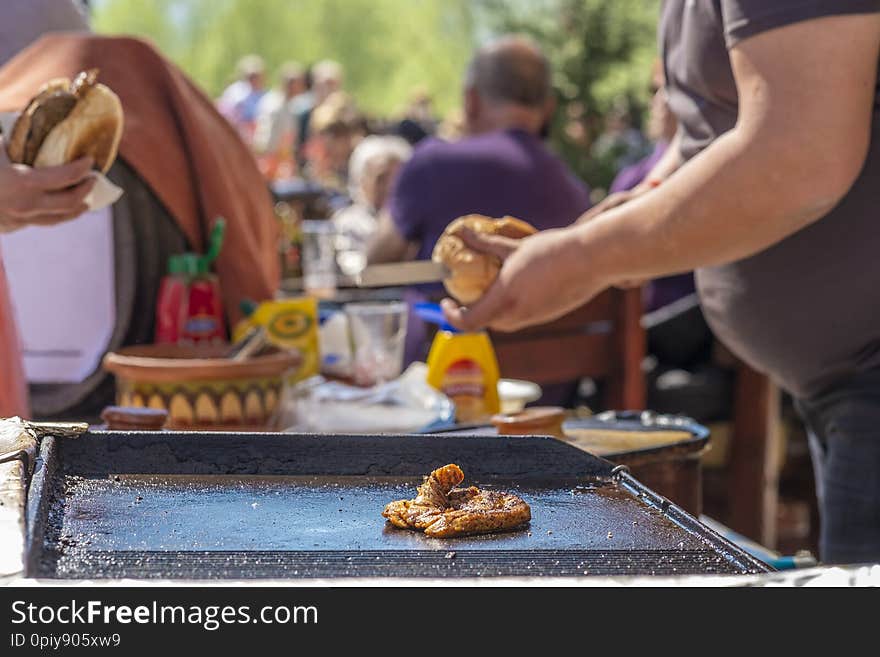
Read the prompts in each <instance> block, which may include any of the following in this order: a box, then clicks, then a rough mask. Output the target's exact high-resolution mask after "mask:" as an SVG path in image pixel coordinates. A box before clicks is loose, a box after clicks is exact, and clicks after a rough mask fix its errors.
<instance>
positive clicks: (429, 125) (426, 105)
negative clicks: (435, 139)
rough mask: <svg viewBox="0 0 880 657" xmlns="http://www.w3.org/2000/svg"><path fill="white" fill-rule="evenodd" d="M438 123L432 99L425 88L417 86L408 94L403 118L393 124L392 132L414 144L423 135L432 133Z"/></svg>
mask: <svg viewBox="0 0 880 657" xmlns="http://www.w3.org/2000/svg"><path fill="white" fill-rule="evenodd" d="M438 123H439V122H438V121H437V117H436V116H435V115H434V99H433V98H432V97H431V94H430V93H428V90H427V89H425V88H423V87H418V88H416V89H415V90H413V92H412V94H411V95H410V100H409V104H408V105H407V108H406V110H405V111H404V113H403V118H401V119H400V121H399V122H398V123H397V125H396V126H395V128H394V134H396V135H398V136H400V137H403V138H404V139H406V141H407V142H409V143H410V144H411V145H412V146H415V145H416V144H418V143H419V142H420V141H422V140H423V139H424V138H425V137H430V136H431V135H434V134H435V133H436V132H437V125H438Z"/></svg>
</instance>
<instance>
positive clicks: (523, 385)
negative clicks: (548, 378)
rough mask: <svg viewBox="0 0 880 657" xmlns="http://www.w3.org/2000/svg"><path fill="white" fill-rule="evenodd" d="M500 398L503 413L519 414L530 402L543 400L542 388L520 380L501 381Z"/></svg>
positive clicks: (499, 384)
mask: <svg viewBox="0 0 880 657" xmlns="http://www.w3.org/2000/svg"><path fill="white" fill-rule="evenodd" d="M498 398H499V400H500V401H501V412H502V413H518V412H519V411H521V410H523V409H524V408H525V407H526V404H528V403H529V402H533V401H536V400H538V399H540V398H541V386H539V385H538V384H537V383H532V382H531V381H521V380H520V379H499V381H498Z"/></svg>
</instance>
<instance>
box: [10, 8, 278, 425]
mask: <svg viewBox="0 0 880 657" xmlns="http://www.w3.org/2000/svg"><path fill="white" fill-rule="evenodd" d="M10 1H15V0H10ZM23 4H29V2H27V3H24V2H23ZM33 18H34V19H35V20H37V19H38V18H39V16H34V17H33ZM91 68H98V69H99V70H100V81H101V82H102V83H104V84H106V85H107V86H108V87H110V88H111V89H112V90H113V91H115V92H116V93H117V95H118V96H119V99H120V101H121V103H122V107H123V112H124V116H125V119H124V128H123V133H122V140H121V142H120V145H119V154H118V157H117V158H116V161H115V163H114V164H113V166H112V167H111V168H110V170H109V172H108V173H107V177H108V178H109V179H110V181H112V182H113V183H115V184H116V185H117V186H118V187H120V188H121V189H122V190H123V192H124V193H123V195H122V197H121V198H120V199H119V200H118V201H117V202H116V203H115V204H114V205H113V206H112V207H108V208H104V209H102V210H96V211H93V212H88V213H85V214H81V215H80V216H77V217H76V218H72V219H70V220H69V221H64V222H62V223H59V224H57V225H51V226H26V227H24V228H22V229H21V230H16V231H14V232H7V233H5V234H3V235H2V236H0V241H2V247H3V250H4V254H5V256H6V258H5V271H6V277H7V284H8V287H9V291H10V296H11V302H12V306H13V307H14V308H15V316H16V319H17V322H18V328H19V334H20V336H21V338H22V340H23V342H24V347H25V351H24V365H25V368H24V369H25V372H24V374H25V375H26V376H27V378H28V380H29V381H30V382H31V386H30V402H31V410H32V415H33V416H34V417H39V418H43V419H77V420H88V421H97V419H98V415H99V413H100V412H101V410H102V409H103V407H104V406H106V405H108V404H111V403H112V402H113V399H114V396H115V391H114V385H113V379H112V377H110V376H109V375H108V374H107V373H105V372H104V371H103V370H102V368H101V366H100V362H101V357H102V356H103V355H104V354H105V353H106V352H107V351H115V350H117V349H119V348H120V347H124V346H129V345H134V344H145V343H150V342H152V340H153V336H154V329H155V322H156V305H157V296H158V291H159V286H160V282H161V279H162V277H163V276H164V275H165V273H166V272H167V270H168V259H169V257H170V256H171V255H174V254H178V253H182V252H185V251H197V252H203V251H204V250H205V248H206V244H205V242H206V241H207V236H208V234H209V232H210V229H211V227H212V226H213V223H214V220H215V218H216V217H218V216H223V217H225V218H226V238H225V241H224V244H223V248H222V250H221V252H220V255H219V257H218V259H217V261H216V265H215V268H216V271H217V274H218V277H219V280H220V289H221V295H222V299H223V307H224V309H225V311H226V316H227V320H228V322H229V323H230V324H231V323H233V322H235V321H236V320H237V319H238V318H239V317H240V310H239V303H240V301H241V300H242V299H245V298H246V299H250V300H254V301H261V300H264V299H269V298H272V296H273V294H274V292H275V291H276V289H277V286H278V282H279V278H280V276H279V264H280V263H279V262H278V258H277V250H278V222H277V220H276V219H275V217H274V214H273V211H272V204H271V201H270V199H269V197H268V194H267V193H266V188H265V182H264V180H263V179H262V176H261V175H260V173H259V171H258V169H257V167H256V165H255V163H254V160H253V158H252V157H251V155H250V153H249V151H248V149H247V147H246V146H245V144H243V143H242V141H241V140H240V139H239V138H238V137H237V135H236V134H235V132H234V131H233V130H230V128H229V124H228V123H227V122H226V120H225V119H224V118H223V117H222V116H221V115H220V114H219V113H218V112H217V110H216V108H215V106H214V104H213V102H212V101H211V99H210V98H208V97H207V96H206V95H205V94H204V92H202V91H201V90H200V89H199V88H198V87H196V86H195V84H193V83H192V81H191V80H189V78H187V77H186V75H185V74H184V73H183V72H182V71H180V69H179V68H177V67H176V66H175V65H174V64H172V63H171V62H170V61H169V60H167V59H166V58H164V57H163V56H162V55H161V54H160V53H158V52H157V51H156V50H155V49H154V48H153V47H152V46H150V45H149V44H147V43H146V42H144V41H141V40H138V39H134V38H126V37H119V38H113V37H99V36H93V35H90V34H76V33H70V32H67V33H63V34H61V33H59V34H50V35H45V36H43V37H41V38H40V39H38V40H37V41H35V42H34V43H32V44H31V45H30V46H28V47H27V48H25V49H24V50H22V51H21V52H19V53H18V54H17V55H16V56H15V57H13V58H12V59H11V60H10V61H8V62H7V63H6V64H5V66H3V67H2V68H0V112H13V111H20V110H21V108H22V107H24V106H25V105H26V104H27V103H28V101H29V100H30V99H31V98H32V97H33V95H34V94H35V92H36V91H37V89H39V88H40V87H41V86H42V85H43V84H44V83H45V82H46V81H47V80H50V79H53V78H58V77H67V78H71V79H72V78H73V77H75V76H76V74H77V73H78V72H79V71H82V70H87V69H91ZM86 168H88V166H87V167H86ZM0 169H2V165H0ZM24 170H25V171H22V170H21V169H20V168H18V167H14V168H13V171H12V173H13V174H14V175H15V176H16V177H18V178H20V180H19V191H18V194H17V198H16V202H17V203H18V206H17V207H18V211H17V214H18V216H19V218H21V217H22V216H23V215H26V214H27V213H28V211H27V210H26V209H23V208H22V205H21V203H22V202H23V201H24V190H25V189H27V188H28V185H35V184H36V183H38V182H39V181H40V180H41V179H43V178H44V177H45V176H46V175H47V174H46V173H44V172H43V170H30V169H28V168H27V167H24ZM0 177H2V174H0ZM28 180H30V181H31V182H30V183H28V182H27V181H28ZM44 182H45V181H44ZM71 184H73V185H74V188H73V190H65V191H63V192H61V195H62V196H60V197H59V196H56V193H55V192H52V193H48V192H47V193H43V194H38V193H36V191H35V190H37V189H38V187H31V188H30V189H31V192H30V194H31V196H32V198H35V199H36V203H37V204H38V205H39V204H40V203H45V202H48V200H49V199H51V198H53V197H54V198H56V199H57V200H63V198H67V199H68V201H70V202H73V201H75V200H76V197H77V195H78V194H79V191H78V186H77V181H76V180H72V181H71ZM49 191H51V188H49ZM41 197H45V198H43V200H42V201H41V200H40V198H41ZM45 209H46V208H44V210H45ZM82 209H83V208H82V205H81V203H80V204H79V205H76V204H74V205H73V206H72V207H71V216H72V215H73V214H77V213H78V212H79V211H81V210H82ZM32 212H33V211H32ZM33 214H34V215H35V216H37V217H38V216H39V214H40V212H39V211H37V212H34V213H33ZM60 214H62V215H63V217H65V218H66V217H67V215H66V214H64V213H60ZM31 223H34V221H31ZM59 253H67V254H69V257H59V256H58V254H59ZM50 313H51V314H50ZM59 314H64V315H65V317H64V321H63V322H58V321H57V319H58V316H59ZM50 320H51V321H50ZM0 332H2V333H7V331H5V330H3V331H0Z"/></svg>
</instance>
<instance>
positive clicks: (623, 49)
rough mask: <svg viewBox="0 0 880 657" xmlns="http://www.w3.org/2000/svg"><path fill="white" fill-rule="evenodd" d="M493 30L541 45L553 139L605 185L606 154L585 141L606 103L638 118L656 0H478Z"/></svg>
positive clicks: (609, 170)
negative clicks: (551, 96)
mask: <svg viewBox="0 0 880 657" xmlns="http://www.w3.org/2000/svg"><path fill="white" fill-rule="evenodd" d="M480 6H481V8H482V11H483V15H484V16H485V17H486V20H487V21H488V22H489V23H490V25H491V26H492V28H493V29H494V30H495V31H500V32H524V33H527V34H530V35H531V36H533V37H534V38H535V39H536V40H537V41H538V42H539V43H540V44H541V45H542V46H543V48H544V50H545V52H546V53H547V55H548V57H549V58H550V60H551V62H552V63H553V67H554V75H555V78H554V82H555V86H556V88H557V91H558V100H559V111H558V112H557V116H556V121H555V124H554V126H553V132H552V138H553V142H554V144H555V146H556V148H557V150H558V151H559V152H560V154H561V155H562V156H563V157H564V158H565V159H566V160H567V161H568V162H569V163H570V164H571V165H572V166H573V167H574V169H575V170H576V171H577V172H578V173H579V174H580V175H581V176H582V177H583V178H584V179H586V180H587V181H588V182H590V183H591V184H592V185H594V186H596V187H601V188H607V186H608V185H609V184H610V182H611V179H612V178H613V176H614V174H615V171H614V164H613V162H612V160H611V158H605V159H602V158H597V157H595V156H594V155H593V154H592V153H591V150H590V147H591V145H592V143H593V141H594V140H595V138H596V137H597V136H598V134H599V133H600V132H601V131H602V129H603V124H604V121H603V118H604V117H605V116H606V115H607V114H608V112H609V111H610V110H611V109H612V107H614V106H616V105H619V104H624V105H626V106H628V107H629V108H631V110H632V115H633V117H634V118H635V120H636V121H637V122H638V120H639V118H640V116H641V111H642V110H643V109H644V107H645V105H646V104H647V102H648V100H649V96H648V93H647V90H648V82H649V79H650V71H651V65H652V62H653V60H654V59H655V58H656V56H657V45H656V43H657V42H656V26H657V17H658V14H659V3H658V2H657V1H656V0H480Z"/></svg>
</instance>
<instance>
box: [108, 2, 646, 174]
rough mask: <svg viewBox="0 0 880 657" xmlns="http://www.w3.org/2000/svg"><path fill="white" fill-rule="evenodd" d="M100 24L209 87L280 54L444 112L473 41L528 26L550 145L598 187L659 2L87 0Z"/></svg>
mask: <svg viewBox="0 0 880 657" xmlns="http://www.w3.org/2000/svg"><path fill="white" fill-rule="evenodd" d="M93 5H94V9H95V11H94V19H95V21H94V24H95V27H96V29H97V30H98V31H101V32H110V33H131V34H137V35H142V36H147V37H149V38H151V39H152V40H153V41H155V42H156V43H157V45H158V46H159V47H160V48H161V49H162V50H163V52H165V53H166V54H167V55H168V56H170V57H171V58H172V59H173V60H175V61H176V62H178V63H179V64H180V65H181V66H182V67H183V69H184V70H186V71H187V72H188V73H190V75H192V76H193V77H194V78H195V79H196V80H197V81H198V82H199V83H200V84H201V85H202V86H204V87H205V88H206V89H207V90H208V92H209V93H211V94H214V95H217V94H219V93H220V91H221V90H222V89H223V87H224V86H225V85H226V84H228V83H229V82H230V81H231V76H232V74H233V71H234V68H235V64H236V62H237V60H238V58H239V57H241V56H242V55H244V54H246V53H251V52H254V53H258V54H260V55H262V56H263V57H264V58H265V59H266V62H267V64H268V65H269V67H270V70H274V69H275V68H276V67H277V66H279V65H280V64H281V63H282V62H284V61H286V60H296V61H299V62H302V63H311V62H314V61H317V60H319V59H323V58H332V59H336V60H338V61H339V62H340V63H342V64H343V66H344V67H345V69H346V77H347V79H346V86H347V88H348V89H349V90H350V91H351V92H352V93H353V94H354V95H355V97H356V98H357V100H358V102H359V103H360V104H361V106H362V107H364V108H365V109H366V110H368V111H370V112H372V113H375V114H379V115H390V114H393V113H395V112H397V111H399V110H400V109H402V108H403V106H404V105H405V104H406V101H407V98H408V97H409V95H410V93H411V92H412V91H413V89H415V88H416V87H424V88H426V89H427V90H428V91H430V92H432V93H433V95H434V97H435V101H436V106H437V109H438V110H439V111H440V112H441V113H445V112H447V111H448V110H450V109H452V108H454V107H457V106H458V104H459V102H460V94H461V80H462V73H463V72H464V68H465V66H466V64H467V60H468V59H469V57H470V55H471V52H472V51H473V47H474V45H475V44H476V43H478V42H479V41H481V40H483V39H485V38H488V37H490V36H491V35H492V34H498V33H503V32H525V33H528V34H530V35H532V36H534V37H535V38H536V39H537V40H538V42H539V43H540V44H541V45H542V46H543V48H544V49H545V51H546V52H547V54H548V56H549V57H550V60H551V62H552V63H553V66H554V72H555V80H554V81H555V85H556V88H557V89H558V94H559V112H557V118H556V121H555V124H554V126H553V130H552V138H553V142H554V145H555V147H556V149H557V150H558V151H559V153H560V154H561V155H562V156H563V157H564V158H565V159H566V160H567V161H568V162H569V163H570V164H571V166H572V167H573V168H574V169H575V171H577V172H578V173H579V174H580V175H581V177H583V178H584V179H585V180H587V181H588V182H589V183H590V184H591V185H593V186H594V187H599V188H606V187H607V186H608V184H609V183H610V181H611V178H612V177H613V174H614V173H615V172H614V165H613V163H612V162H611V158H604V159H603V158H598V157H596V156H595V155H594V154H592V153H591V148H590V147H591V145H592V143H593V141H594V140H595V138H596V136H597V135H598V134H599V133H600V132H601V131H602V128H603V117H604V116H605V115H606V114H607V112H608V111H609V110H610V109H611V108H612V106H614V105H615V103H619V102H620V101H621V100H622V101H623V102H624V103H625V104H627V105H629V106H630V107H631V108H633V110H634V112H633V114H634V116H635V118H636V120H638V119H639V116H640V110H641V109H642V108H644V106H645V104H646V102H647V100H648V95H647V87H648V79H649V75H650V68H651V62H652V60H653V59H654V58H655V57H656V37H655V32H656V21H657V15H658V12H659V3H658V2H657V0H93Z"/></svg>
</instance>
